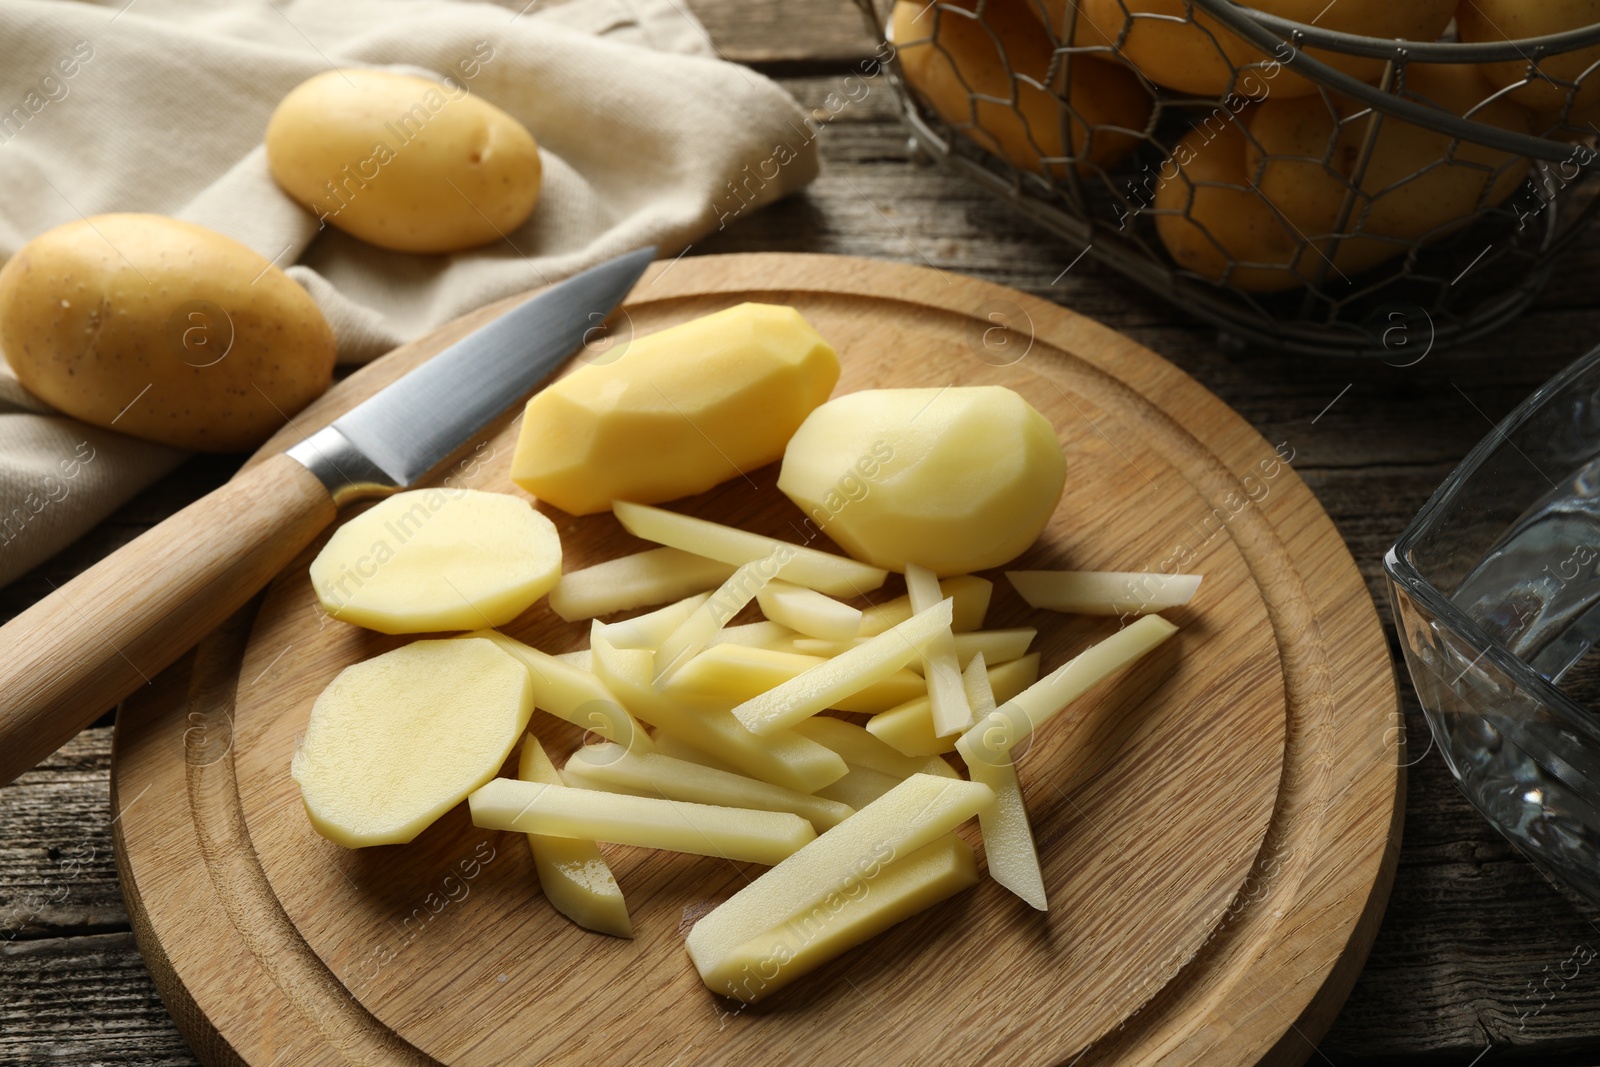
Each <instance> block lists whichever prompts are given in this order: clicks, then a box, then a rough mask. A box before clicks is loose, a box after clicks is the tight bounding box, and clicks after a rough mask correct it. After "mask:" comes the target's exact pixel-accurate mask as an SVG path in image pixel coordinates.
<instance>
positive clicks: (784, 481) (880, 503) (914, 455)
mask: <svg viewBox="0 0 1600 1067" xmlns="http://www.w3.org/2000/svg"><path fill="white" fill-rule="evenodd" d="M874 450H876V452H874ZM886 451H887V453H888V456H887V458H884V456H883V453H884V452H886ZM866 455H877V456H878V458H879V463H878V464H877V465H876V466H875V467H874V470H875V471H876V472H877V474H876V477H874V478H873V479H871V480H863V479H859V478H857V477H856V475H855V472H856V470H857V462H858V460H859V458H860V457H862V456H866ZM1066 471H1067V462H1066V459H1065V458H1064V457H1063V456H1062V454H1061V446H1060V444H1059V443H1058V442H1057V441H1056V433H1055V428H1054V427H1052V426H1051V425H1050V422H1049V420H1047V419H1046V418H1045V417H1044V416H1043V415H1041V414H1039V412H1037V411H1035V410H1034V408H1033V407H1032V406H1031V405H1030V404H1028V402H1027V401H1025V400H1023V399H1022V397H1020V396H1018V395H1017V394H1016V393H1014V392H1012V391H1011V390H1010V389H1005V388H1002V387H1000V386H969V387H957V388H949V389H942V390H941V389H868V390H863V391H861V392H857V393H849V394H847V395H845V396H841V397H839V398H837V399H835V400H830V401H829V402H828V403H826V404H824V405H822V406H821V407H819V408H818V409H817V410H816V411H814V412H812V413H811V415H810V417H809V418H807V419H806V421H805V422H804V423H803V424H802V425H801V426H800V429H799V430H798V431H797V432H796V433H795V435H794V438H793V439H792V440H791V441H790V442H789V447H788V449H787V450H786V451H785V452H784V456H783V469H782V472H781V473H780V474H779V476H778V488H779V489H781V490H782V491H783V493H784V494H785V495H786V496H788V498H789V499H790V500H793V501H794V502H795V503H796V504H798V505H799V506H800V508H801V509H802V510H804V511H805V512H806V513H807V514H808V515H810V516H811V517H812V519H813V520H814V521H815V522H816V523H817V525H818V526H819V527H821V529H822V530H823V531H824V532H825V533H827V535H828V536H829V537H831V538H833V540H834V541H836V542H838V544H839V545H840V546H841V547H843V548H844V549H845V551H847V552H849V553H850V554H851V555H852V556H855V557H856V558H857V559H862V560H865V561H867V562H869V563H872V564H874V565H876V566H879V567H885V568H888V569H890V570H895V571H904V570H905V567H906V564H907V563H918V564H921V565H922V566H924V567H927V568H928V569H930V570H932V571H934V572H935V573H937V574H939V575H953V574H966V573H967V572H969V571H976V570H982V569H984V568H986V567H998V566H1000V565H1001V564H1003V563H1006V562H1008V561H1009V560H1012V559H1015V558H1016V557H1017V556H1018V555H1020V554H1021V553H1022V551H1023V550H1024V549H1026V548H1027V547H1028V546H1029V545H1031V544H1032V543H1033V540H1034V538H1036V537H1038V536H1039V532H1040V531H1041V530H1043V529H1044V526H1045V523H1046V522H1048V521H1049V519H1050V515H1051V513H1052V512H1053V511H1055V507H1056V503H1057V501H1059V500H1060V499H1061V488H1062V485H1063V483H1064V482H1065V479H1066ZM844 477H848V478H850V479H852V480H851V483H850V484H851V485H852V486H855V487H857V488H860V489H863V490H864V491H859V492H855V493H852V494H851V495H850V496H846V495H845V490H844V489H842V488H841V485H840V483H841V479H842V478H844Z"/></svg>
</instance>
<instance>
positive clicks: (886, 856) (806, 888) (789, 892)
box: [685, 774, 994, 993]
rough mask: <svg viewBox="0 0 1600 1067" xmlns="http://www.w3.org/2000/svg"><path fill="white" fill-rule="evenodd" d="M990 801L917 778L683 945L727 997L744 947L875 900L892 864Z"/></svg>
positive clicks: (976, 788)
mask: <svg viewBox="0 0 1600 1067" xmlns="http://www.w3.org/2000/svg"><path fill="white" fill-rule="evenodd" d="M993 803H994V792H993V791H992V790H991V789H990V788H989V787H988V786H986V785H980V784H978V783H976V782H963V781H959V780H956V781H952V780H951V779H949V778H935V777H934V776H933V775H931V774H914V775H912V776H911V777H910V778H907V779H906V780H905V781H904V782H901V783H900V784H899V785H897V786H895V787H894V788H893V789H891V790H890V791H889V792H888V793H886V794H884V795H883V796H882V797H880V798H879V799H878V800H876V801H874V802H873V803H871V804H869V805H868V806H867V807H865V808H862V809H861V810H860V811H858V812H856V813H855V814H854V815H852V816H851V817H850V818H848V819H846V820H845V821H844V822H842V823H840V824H839V825H838V826H835V827H834V828H833V829H831V830H829V831H828V832H827V833H825V834H823V835H822V836H821V837H818V838H817V839H816V840H815V841H812V842H810V843H809V844H807V845H805V846H804V847H802V848H801V849H800V850H799V851H798V852H796V853H795V854H794V855H792V856H790V857H789V858H787V859H785V860H784V861H783V862H781V863H779V864H778V865H777V866H776V867H774V868H773V869H772V870H770V871H767V872H765V873H763V874H762V875H761V876H760V877H759V878H757V879H756V880H755V881H753V882H751V883H750V884H749V885H747V886H745V887H744V888H743V889H741V890H739V891H738V892H737V893H735V894H734V895H733V896H731V897H729V898H728V899H727V900H726V901H724V902H723V903H722V904H721V905H719V906H718V907H717V908H715V909H714V910H712V911H711V912H710V913H709V914H707V915H705V916H704V917H703V918H701V919H700V921H699V922H697V923H695V926H694V929H692V930H690V931H689V936H688V937H687V938H686V939H685V946H686V947H687V948H688V950H689V958H690V959H692V960H693V961H694V965H695V967H696V969H698V970H699V972H700V977H701V979H703V980H704V981H705V983H706V985H707V986H709V987H710V988H711V989H712V990H714V991H716V992H719V993H720V992H723V991H724V990H726V989H728V988H729V983H730V981H731V980H733V979H735V978H737V977H738V975H739V970H738V967H734V968H733V969H731V970H730V969H729V967H730V962H731V961H732V960H734V959H735V958H736V953H737V951H738V950H739V949H740V948H741V947H742V946H743V945H744V944H745V943H746V942H748V941H750V940H751V939H752V938H754V937H757V936H759V935H761V934H762V933H765V932H766V931H768V930H770V929H772V928H773V927H775V926H778V925H780V924H782V923H786V922H788V921H790V920H791V919H799V918H801V917H803V916H805V915H807V914H808V913H810V912H811V911H812V910H813V909H815V908H818V907H829V906H830V902H831V901H832V900H834V899H836V898H838V897H841V896H860V895H862V894H863V893H866V894H867V895H870V890H868V889H867V886H869V885H870V884H871V883H872V881H873V880H874V879H875V878H877V877H878V876H879V875H881V874H882V873H883V871H884V869H885V868H886V867H887V866H888V865H890V864H892V863H894V862H895V861H896V860H898V859H902V858H907V857H910V856H911V855H912V854H913V853H915V852H916V851H917V850H918V849H920V848H922V847H923V846H925V845H928V844H931V843H932V842H933V841H935V840H937V839H938V838H940V837H943V836H944V835H945V834H947V833H949V832H950V831H951V830H954V829H955V828H956V827H957V826H959V825H961V824H962V823H963V822H966V821H967V820H968V819H970V818H972V816H974V815H976V814H978V812H980V811H982V810H983V809H984V808H986V807H988V806H989V805H990V804H993ZM743 962H744V961H743V960H742V959H740V960H739V963H738V966H739V967H742V966H743Z"/></svg>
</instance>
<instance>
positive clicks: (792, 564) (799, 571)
mask: <svg viewBox="0 0 1600 1067" xmlns="http://www.w3.org/2000/svg"><path fill="white" fill-rule="evenodd" d="M612 510H614V511H615V512H616V513H617V520H618V521H619V522H621V523H622V525H623V528H624V529H626V530H627V531H628V532H629V533H631V534H633V535H634V536H635V537H642V538H644V539H645V540H646V541H654V542H656V543H657V544H662V545H667V546H668V547H670V548H677V549H681V550H683V551H685V552H693V553H695V554H696V555H699V556H705V557H707V558H709V559H716V560H721V561H722V562H724V563H732V564H734V565H736V566H738V565H742V564H745V563H750V562H753V561H754V560H758V559H764V558H766V557H768V556H778V557H779V558H782V559H785V560H786V562H785V563H784V564H783V566H782V567H780V568H779V570H778V577H780V578H782V579H784V580H785V581H790V582H794V583H795V584H796V585H803V586H805V587H806V588H807V589H815V590H817V591H818V592H821V593H827V594H829V595H830V596H856V595H858V594H860V593H868V592H871V591H872V590H874V589H876V588H878V587H879V586H880V585H882V584H883V583H884V580H885V579H886V578H888V577H889V572H888V571H886V570H883V569H882V568H881V567H871V566H868V565H867V564H865V563H857V562H856V561H855V560H853V559H849V558H848V557H845V556H836V555H833V554H832V553H830V552H819V551H817V550H816V549H814V548H806V547H804V546H802V545H792V544H790V543H789V542H787V541H779V540H778V539H777V538H773V537H764V536H762V535H761V534H756V533H750V532H749V531H748V530H738V529H735V528H734V527H732V526H723V525H721V524H720V523H715V522H708V521H706V520H705V519H697V518H694V517H693V516H691V515H680V514H678V513H677V512H675V511H663V510H662V509H661V508H652V507H646V506H645V505H643V504H630V503H627V502H626V501H622V500H618V501H615V502H614V503H613V505H612Z"/></svg>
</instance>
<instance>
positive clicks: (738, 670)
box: [666, 645, 928, 714]
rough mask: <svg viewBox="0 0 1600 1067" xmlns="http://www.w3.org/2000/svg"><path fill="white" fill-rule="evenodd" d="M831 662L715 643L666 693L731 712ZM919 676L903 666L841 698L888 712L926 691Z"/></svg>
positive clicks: (860, 708)
mask: <svg viewBox="0 0 1600 1067" xmlns="http://www.w3.org/2000/svg"><path fill="white" fill-rule="evenodd" d="M826 662H827V660H826V659H824V658H823V657H821V656H802V655H799V654H797V653H794V652H777V651H774V650H773V649H770V648H756V647H753V646H750V645H713V646H711V647H710V648H708V649H706V650H705V651H704V652H702V653H700V655H698V656H696V657H695V658H694V659H692V660H690V661H689V662H688V663H687V664H685V665H684V667H683V669H682V670H680V671H679V672H678V673H677V674H676V675H674V676H673V678H672V681H671V682H670V683H668V685H667V687H666V691H667V692H668V693H671V694H672V695H674V696H677V697H679V698H681V699H682V700H684V701H687V702H690V703H694V704H697V705H706V706H710V707H715V708H723V709H729V708H733V707H735V706H736V705H739V704H742V703H744V702H745V701H746V700H749V699H751V698H752V697H756V696H759V695H760V694H762V693H765V692H766V691H767V690H769V689H772V688H774V687H776V686H779V685H782V684H783V683H784V682H787V681H789V680H790V679H792V678H796V677H798V676H800V675H802V674H804V673H805V672H806V671H808V670H811V669H812V668H814V667H819V666H821V665H822V664H824V663H826ZM927 691H928V690H927V686H926V684H925V683H924V682H923V680H922V679H921V678H920V677H918V676H917V675H916V674H915V673H914V672H912V671H910V670H907V669H905V668H901V669H900V670H897V671H895V672H894V673H893V674H890V675H887V676H885V677H883V678H880V679H879V680H878V681H876V682H873V683H872V684H871V685H869V686H867V687H866V688H864V689H862V690H861V691H860V692H857V693H851V694H850V695H849V696H846V697H842V698H840V700H839V702H838V704H837V708H838V710H840V711H856V712H865V713H868V714H872V713H875V712H879V711H887V710H888V709H889V708H893V707H896V706H898V705H900V704H903V703H905V702H906V701H907V700H911V699H914V698H915V697H917V696H920V695H922V694H924V693H926V692H927Z"/></svg>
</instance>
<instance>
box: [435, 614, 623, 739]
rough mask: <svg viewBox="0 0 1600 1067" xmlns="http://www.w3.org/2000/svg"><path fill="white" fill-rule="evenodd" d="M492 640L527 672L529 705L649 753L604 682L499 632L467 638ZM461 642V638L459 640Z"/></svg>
mask: <svg viewBox="0 0 1600 1067" xmlns="http://www.w3.org/2000/svg"><path fill="white" fill-rule="evenodd" d="M480 637H481V638H485V639H487V640H490V641H493V642H494V643H495V645H496V646H497V647H499V649H500V650H501V651H502V652H505V653H508V654H509V655H510V656H511V657H512V658H513V659H515V660H516V661H517V662H519V663H521V664H522V665H523V666H524V667H526V668H527V669H528V676H529V680H530V681H531V682H532V683H533V706H534V707H536V708H538V709H539V710H540V711H548V712H549V713H550V714H552V715H554V716H555V717H556V718H558V719H565V720H566V721H567V722H570V723H571V724H572V725H574V726H576V727H578V729H580V730H588V731H591V732H593V733H596V734H599V735H600V736H601V737H603V738H605V739H606V740H607V741H615V742H616V743H617V744H619V745H621V746H623V747H624V748H627V749H630V750H633V751H637V752H649V751H650V750H651V748H652V745H651V742H650V735H649V734H647V733H645V731H644V727H643V726H641V725H640V724H639V722H638V721H637V720H636V719H634V717H633V716H632V715H629V714H628V711H627V709H626V708H624V707H623V706H622V705H621V703H619V702H618V701H617V698H616V697H615V696H613V695H612V693H611V690H609V689H607V688H606V686H605V683H604V682H602V681H600V679H598V678H596V677H595V676H594V675H593V674H590V673H589V672H588V670H587V669H585V668H583V667H580V666H578V665H576V664H572V663H566V662H563V661H562V660H561V658H560V657H557V656H552V655H549V654H548V653H544V652H540V651H539V650H538V649H536V648H530V647H528V646H527V645H525V644H523V643H522V642H521V641H518V640H517V639H516V638H514V637H507V636H506V635H505V634H503V633H501V632H500V631H499V630H479V631H477V632H476V633H473V634H470V635H469V638H480ZM463 640H465V638H464V639H463Z"/></svg>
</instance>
